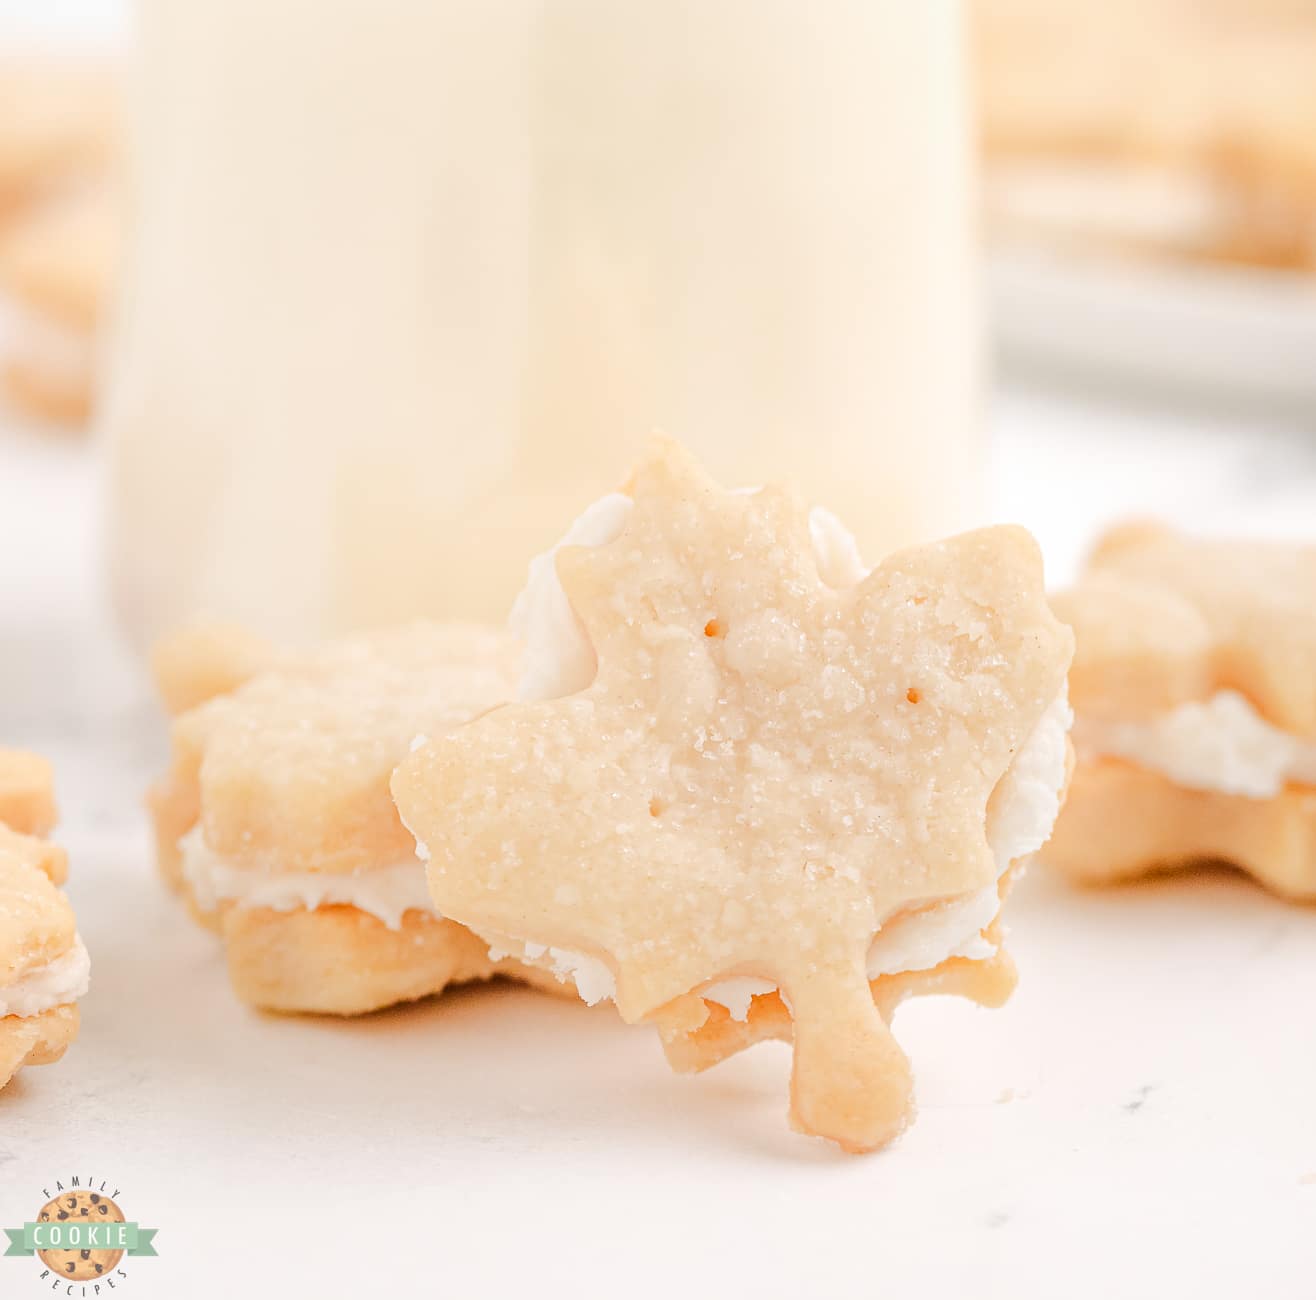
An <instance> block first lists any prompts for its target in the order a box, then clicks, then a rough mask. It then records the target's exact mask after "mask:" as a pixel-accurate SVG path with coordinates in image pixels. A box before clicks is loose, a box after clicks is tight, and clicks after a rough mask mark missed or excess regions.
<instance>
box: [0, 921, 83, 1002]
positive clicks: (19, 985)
mask: <svg viewBox="0 0 1316 1300" xmlns="http://www.w3.org/2000/svg"><path fill="white" fill-rule="evenodd" d="M90 986H91V958H90V957H88V956H87V948H86V945H85V944H84V943H83V942H82V936H81V935H75V936H74V938H73V947H72V948H70V949H69V950H68V952H66V953H64V954H63V955H62V956H59V957H56V958H55V960H54V961H51V962H47V963H46V964H45V965H44V966H38V967H36V968H35V969H34V970H30V971H28V972H27V973H26V974H25V975H22V976H20V977H19V978H18V979H16V980H15V981H14V982H13V983H12V984H6V985H4V986H3V987H2V988H0V1017H4V1016H39V1015H42V1014H43V1013H44V1012H47V1011H53V1010H54V1009H55V1007H62V1006H65V1005H66V1004H67V1003H70V1002H76V1001H77V1000H78V999H79V998H80V997H82V995H83V994H84V993H86V991H87V989H88V988H90Z"/></svg>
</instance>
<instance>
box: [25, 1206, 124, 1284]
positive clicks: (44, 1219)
mask: <svg viewBox="0 0 1316 1300" xmlns="http://www.w3.org/2000/svg"><path fill="white" fill-rule="evenodd" d="M37 1222H38V1223H75V1222H76V1223H79V1224H97V1223H107V1224H108V1223H123V1222H124V1217H123V1211H122V1210H121V1209H119V1207H118V1206H117V1205H115V1203H114V1202H113V1201H112V1200H110V1198H109V1197H108V1196H103V1195H102V1194H101V1193H100V1192H84V1191H77V1192H64V1193H62V1194H61V1195H59V1196H56V1197H55V1199H54V1200H52V1201H47V1202H46V1204H45V1205H43V1206H42V1207H41V1212H40V1213H39V1214H38V1215H37ZM79 1238H80V1239H81V1240H85V1241H88V1242H94V1241H95V1240H96V1234H95V1233H94V1232H92V1233H90V1234H88V1235H87V1236H82V1235H81V1234H79ZM104 1240H105V1241H110V1240H117V1235H116V1234H114V1233H111V1232H110V1231H108V1230H107V1231H106V1233H105V1234H104ZM37 1254H38V1255H40V1257H41V1261H42V1263H43V1264H45V1265H46V1267H47V1268H49V1269H50V1271H51V1272H52V1273H55V1274H58V1276H60V1277H66V1278H68V1279H69V1280H70V1281H72V1282H90V1281H92V1280H94V1279H95V1278H98V1277H103V1276H104V1275H105V1274H106V1273H108V1272H110V1271H111V1270H112V1269H113V1268H114V1267H115V1266H116V1265H117V1264H118V1262H119V1261H120V1260H121V1259H122V1258H123V1254H124V1252H123V1249H122V1248H119V1249H115V1250H111V1249H107V1248H106V1247H104V1246H102V1247H96V1246H93V1245H87V1246H80V1247H78V1248H77V1249H76V1250H56V1249H50V1250H39V1251H38V1252H37Z"/></svg>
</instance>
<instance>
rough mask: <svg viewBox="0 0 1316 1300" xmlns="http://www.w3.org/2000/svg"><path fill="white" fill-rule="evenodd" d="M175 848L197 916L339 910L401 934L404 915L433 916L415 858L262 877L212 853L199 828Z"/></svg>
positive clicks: (422, 869) (264, 873)
mask: <svg viewBox="0 0 1316 1300" xmlns="http://www.w3.org/2000/svg"><path fill="white" fill-rule="evenodd" d="M178 848H179V851H180V853H181V854H182V863H183V877H184V879H185V880H186V881H187V883H188V886H189V888H190V889H191V891H192V897H193V899H194V900H195V901H196V905H197V907H199V908H200V909H201V910H202V911H203V912H213V911H216V910H217V909H218V908H219V907H220V905H221V904H230V905H232V906H234V907H240V908H256V907H267V908H269V909H270V910H271V911H275V912H295V911H296V910H297V909H298V908H305V909H306V910H307V911H314V910H315V909H316V908H317V907H326V906H332V905H342V906H347V907H355V908H357V909H358V910H359V911H362V912H368V913H369V914H370V915H371V916H374V917H377V918H378V919H379V920H381V921H383V923H384V924H385V925H386V926H388V928H389V929H390V930H397V929H400V928H401V926H402V918H403V916H404V915H405V914H406V913H407V912H413V911H414V912H428V913H429V914H430V915H431V916H437V915H438V913H437V912H436V911H435V909H434V902H433V900H432V899H431V898H430V891H429V886H428V885H427V884H426V882H425V867H424V865H423V864H422V863H421V861H420V860H419V859H418V858H416V859H413V860H412V861H410V862H396V863H392V864H389V865H387V866H383V867H371V868H370V869H369V870H365V871H353V872H331V871H262V870H257V869H253V868H251V867H236V866H234V865H233V864H232V862H230V861H228V860H227V859H225V858H224V857H222V856H221V855H219V854H217V853H215V852H213V851H212V850H211V848H210V846H209V845H208V844H207V843H206V840H205V835H204V832H203V831H202V829H201V827H200V826H199V825H197V826H194V827H193V828H192V829H191V830H190V831H188V832H187V834H186V835H184V836H183V838H182V839H180V840H179V841H178Z"/></svg>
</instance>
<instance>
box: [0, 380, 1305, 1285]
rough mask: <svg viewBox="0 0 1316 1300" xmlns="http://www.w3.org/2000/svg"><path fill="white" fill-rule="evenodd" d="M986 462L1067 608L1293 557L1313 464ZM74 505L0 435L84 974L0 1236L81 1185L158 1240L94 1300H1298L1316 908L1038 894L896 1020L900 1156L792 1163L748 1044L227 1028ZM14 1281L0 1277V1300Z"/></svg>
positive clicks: (1120, 423)
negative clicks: (88, 986) (537, 1299)
mask: <svg viewBox="0 0 1316 1300" xmlns="http://www.w3.org/2000/svg"><path fill="white" fill-rule="evenodd" d="M993 425H994V446H995V452H996V456H995V459H996V465H995V470H994V483H995V488H994V504H993V511H992V512H993V514H994V516H995V517H997V518H1001V519H1014V520H1018V521H1020V522H1023V523H1025V524H1027V525H1029V526H1030V527H1032V528H1033V529H1034V531H1035V532H1036V533H1037V535H1038V537H1039V539H1040V540H1041V541H1042V543H1043V545H1044V547H1045V549H1046V551H1047V555H1048V562H1049V565H1050V569H1051V575H1052V577H1053V578H1054V579H1055V580H1057V581H1063V579H1064V578H1065V577H1067V576H1068V575H1069V574H1070V573H1071V572H1072V571H1073V568H1074V565H1075V564H1076V562H1077V560H1078V557H1079V555H1080V554H1081V551H1082V548H1083V546H1084V544H1085V543H1086V541H1087V540H1088V539H1089V538H1090V536H1091V534H1092V532H1093V531H1094V529H1095V528H1097V527H1098V526H1099V525H1100V524H1102V523H1104V522H1106V521H1108V520H1110V519H1113V518H1118V517H1120V516H1123V515H1126V514H1128V513H1131V512H1132V513H1139V512H1143V513H1145V512H1149V511H1155V512H1157V513H1160V514H1162V515H1167V516H1169V517H1171V518H1174V519H1178V520H1181V521H1183V522H1185V523H1189V524H1193V525H1196V526H1198V527H1202V528H1211V529H1214V530H1227V529H1240V530H1246V531H1263V532H1272V533H1283V532H1286V531H1287V532H1302V533H1305V534H1306V535H1309V536H1310V535H1312V534H1314V533H1316V435H1313V434H1312V433H1311V432H1307V433H1303V432H1302V431H1300V430H1295V429H1291V428H1285V427H1283V426H1282V425H1278V424H1269V423H1267V422H1265V421H1263V420H1260V419H1256V418H1253V419H1251V420H1245V419H1242V418H1236V419H1235V418H1220V417H1217V418H1212V419H1209V420H1208V419H1205V418H1202V417H1191V416H1187V415H1183V414H1178V415H1175V414H1172V413H1169V412H1166V411H1160V412H1156V411H1150V412H1149V411H1145V410H1144V411H1138V410H1135V409H1130V408H1121V407H1118V406H1112V405H1101V404H1094V403H1080V402H1079V401H1077V400H1075V399H1073V398H1063V397H1057V396H1044V395H1040V394H1037V393H1032V394H1030V393H1026V392H1021V391H1014V392H1010V393H1007V394H1006V395H1005V396H1003V397H1001V398H999V399H998V401H997V403H996V406H995V411H994V418H993ZM96 501H97V473H96V466H95V461H94V458H93V456H92V455H91V454H90V453H88V451H87V450H86V449H85V448H84V447H83V446H80V445H78V444H77V443H73V442H60V441H57V440H52V439H50V438H49V437H39V436H32V435H26V434H24V433H22V432H21V431H19V430H15V429H3V428H0V629H2V630H0V738H3V742H4V743H8V744H21V745H26V746H30V747H32V748H36V749H39V750H41V751H43V752H45V753H47V754H48V755H49V756H50V757H51V758H52V759H53V760H54V761H55V763H56V764H57V772H58V779H59V791H60V796H61V803H62V807H63V823H62V827H61V831H60V837H61V838H62V840H63V842H64V843H66V844H67V845H68V847H69V850H70V853H71V855H72V877H71V882H70V886H69V892H70V894H71V897H72V899H73V901H74V904H75V906H76V908H77V911H78V916H79V919H80V925H81V929H82V932H83V934H84V936H85V938H86V940H87V943H88V946H89V947H90V949H91V951H92V954H93V961H94V977H93V986H92V990H91V992H90V994H89V995H88V996H87V998H86V999H85V1000H84V1002H83V1028H82V1033H81V1036H80V1037H79V1039H78V1041H77V1042H76V1044H75V1045H74V1046H73V1047H72V1048H71V1049H70V1051H69V1053H68V1055H67V1056H66V1057H65V1059H64V1061H63V1062H61V1063H60V1064H59V1065H56V1066H53V1067H47V1068H42V1069H33V1070H28V1071H25V1072H24V1073H23V1074H21V1075H20V1076H19V1078H18V1079H17V1080H16V1081H15V1082H14V1083H13V1084H12V1085H11V1086H10V1088H9V1089H8V1090H7V1091H6V1092H5V1093H4V1094H3V1096H0V1226H10V1227H12V1226H16V1225H18V1224H20V1223H21V1222H23V1221H24V1220H25V1219H28V1218H31V1217H32V1215H33V1214H34V1212H35V1210H36V1209H37V1207H38V1206H39V1204H40V1203H41V1200H42V1199H44V1198H43V1193H42V1189H43V1188H50V1187H51V1186H52V1184H53V1180H54V1179H56V1178H65V1179H67V1177H68V1176H69V1175H70V1174H73V1173H77V1174H79V1175H80V1176H81V1177H82V1178H83V1179H84V1180H85V1179H87V1178H88V1177H92V1176H94V1177H96V1178H98V1179H99V1178H105V1179H107V1180H108V1181H109V1182H110V1183H111V1184H112V1185H113V1186H115V1187H117V1188H119V1189H121V1196H120V1198H119V1199H120V1202H121V1204H122V1205H123V1207H124V1209H125V1210H126V1212H127V1214H128V1217H129V1218H132V1219H136V1220H139V1221H140V1222H142V1223H144V1224H146V1225H147V1226H154V1227H157V1228H158V1229H159V1235H158V1237H157V1239H156V1244H157V1246H158V1249H159V1252H160V1255H159V1258H158V1259H154V1260H147V1259H130V1260H127V1261H125V1264H124V1267H125V1270H126V1271H127V1273H128V1277H127V1279H126V1280H121V1281H120V1285H119V1287H118V1288H117V1289H116V1290H115V1291H114V1292H113V1294H114V1295H116V1296H117V1295H123V1296H129V1297H131V1296H140V1297H143V1298H145V1297H152V1296H168V1297H189V1298H191V1297H197V1298H202V1300H204V1298H205V1297H211V1296H215V1297H219V1296H225V1297H227V1296H231V1295H233V1294H236V1293H240V1292H245V1293H247V1294H250V1295H255V1296H264V1295H279V1296H300V1295H306V1296H325V1297H355V1296H375V1295H379V1296H385V1295H387V1296H393V1295H397V1296H410V1295H417V1296H445V1297H446V1296H456V1295H468V1294H478V1295H481V1296H489V1297H503V1296H516V1297H526V1296H532V1295H537V1296H545V1297H557V1296H567V1295H570V1296H572V1297H593V1296H604V1295H606V1296H650V1295H654V1296H658V1295H668V1294H673V1293H675V1294H682V1295H690V1296H698V1297H703V1296H734V1297H739V1296H755V1297H772V1296H801V1297H814V1296H833V1295H835V1296H860V1295H879V1294H880V1295H884V1296H891V1297H899V1298H900V1300H905V1298H907V1297H921V1296H960V1295H970V1294H971V1295H973V1296H975V1297H996V1296H1000V1297H1012V1298H1016V1297H1032V1296H1038V1297H1043V1296H1045V1297H1053V1296H1065V1297H1085V1296H1094V1297H1097V1296H1099V1297H1103V1298H1104V1297H1110V1296H1167V1297H1168V1296H1174V1297H1178V1296H1188V1295H1192V1296H1196V1297H1233V1296H1243V1295H1247V1296H1253V1295H1255V1296H1266V1297H1311V1296H1316V1029H1314V1028H1313V1026H1314V1025H1316V1017H1314V1016H1313V1009H1314V1008H1316V909H1302V908H1296V907H1293V906H1286V905H1285V904H1283V903H1280V902H1278V901H1277V900H1275V899H1273V898H1271V897H1269V896H1268V895H1266V894H1264V893H1263V892H1262V891H1260V890H1259V889H1257V888H1255V887H1253V886H1252V885H1250V884H1249V883H1247V882H1246V881H1245V880H1243V879H1241V878H1239V877H1235V876H1233V875H1229V874H1223V873H1222V874H1210V875H1205V876H1199V877H1195V878H1187V877H1184V878H1176V879H1167V880H1160V881H1157V882H1155V883H1152V884H1146V885H1142V886H1138V887H1129V888H1123V889H1117V890H1112V891H1109V892H1105V893H1081V892H1077V891H1074V890H1072V889H1070V888H1068V887H1067V886H1065V885H1064V884H1062V883H1060V882H1059V881H1057V880H1055V879H1053V878H1051V877H1049V876H1048V875H1047V874H1046V873H1045V872H1044V871H1042V870H1035V871H1034V872H1033V873H1032V874H1031V875H1030V876H1029V877H1028V878H1027V880H1026V881H1025V882H1024V884H1023V885H1022V887H1021V888H1020V889H1019V890H1018V891H1017V893H1016V894H1015V895H1014V897H1013V898H1012V899H1011V904H1010V907H1009V909H1008V913H1007V915H1008V919H1009V925H1010V947H1011V950H1012V951H1013V953H1014V954H1015V957H1016V959H1017V961H1018V964H1019V967H1020V973H1021V983H1020V987H1019V990H1018V993H1017V994H1016V995H1015V997H1014V999H1013V1000H1012V1001H1011V1002H1010V1004H1009V1005H1008V1006H1007V1007H1006V1008H1005V1009H1003V1010H1001V1011H995V1012H989V1011H983V1010H980V1009H977V1008H975V1007H972V1006H970V1005H968V1004H966V1003H962V1002H957V1001H954V1000H949V999H927V1000H924V1001H920V1002H915V1003H912V1004H909V1005H907V1006H906V1008H904V1009H903V1010H902V1011H901V1012H900V1013H899V1015H898V1017H897V1021H896V1030H897V1033H898V1036H899V1037H900V1039H901V1041H902V1043H903V1044H904V1046H905V1047H906V1049H907V1050H908V1051H909V1053H910V1055H911V1057H912V1059H913V1061H914V1066H915V1071H916V1076H917V1090H918V1100H919V1108H920V1117H919V1120H918V1123H917V1124H916V1126H915V1127H914V1128H913V1129H912V1130H911V1131H910V1132H909V1133H908V1134H907V1135H906V1136H905V1137H904V1138H902V1139H901V1141H900V1142H899V1143H898V1144H897V1145H895V1146H894V1147H893V1148H892V1149H890V1150H889V1151H887V1152H885V1153H883V1154H880V1155H877V1156H873V1157H868V1158H854V1157H847V1156H843V1155H840V1154H838V1153H837V1152H836V1151H834V1150H833V1149H832V1148H830V1147H829V1146H827V1145H825V1144H823V1143H821V1142H817V1141H812V1140H806V1139H803V1138H800V1137H797V1136H795V1135H792V1134H791V1133H790V1132H788V1131H787V1129H786V1126H785V1122H784V1111H785V1088H786V1071H787V1064H788V1056H787V1052H786V1050H785V1049H784V1048H781V1047H779V1046H777V1045H771V1046H763V1047H760V1048H758V1049H756V1050H754V1051H752V1052H749V1053H746V1054H744V1055H742V1056H740V1057H738V1058H736V1059H735V1060H733V1061H731V1062H729V1063H727V1064H725V1065H723V1066H720V1067H719V1068H717V1069H715V1070H713V1071H711V1072H710V1073H708V1074H707V1075H704V1076H702V1077H699V1078H693V1079H691V1078H682V1077H677V1076H674V1075H672V1074H671V1073H670V1072H669V1071H668V1069H667V1067H666V1065H665V1064H664V1062H663V1059H662V1055H661V1052H660V1050H659V1047H658V1042H657V1039H656V1036H654V1035H653V1034H652V1033H651V1032H649V1031H646V1030H643V1029H634V1028H628V1027H626V1026H624V1025H622V1024H621V1023H620V1022H619V1021H618V1020H617V1018H616V1017H615V1015H614V1014H613V1013H612V1012H611V1011H610V1010H608V1009H606V1008H598V1009H595V1010H590V1009H587V1008H585V1007H584V1006H583V1005H576V1004H569V1003H565V1002H560V1001H557V1000H554V999H549V998H544V997H541V996H538V995H536V994H533V993H530V992H526V991H521V990H517V989H515V988H512V987H510V986H506V987H490V988H484V989H476V990H470V991H462V992H458V993H456V994H452V995H448V996H445V997H443V998H441V999H435V1000H430V1001H428V1002H426V1003H423V1004H420V1005H418V1006H415V1007H412V1008H408V1009H404V1010H398V1011H393V1012H387V1013H383V1014H380V1015H376V1016H372V1017H368V1018H366V1019H363V1020H359V1021H355V1022H341V1021H334V1020H329V1019H303V1020H288V1019H276V1018H269V1017H264V1016H261V1015H259V1014H256V1013H253V1012H251V1011H248V1010H246V1009H244V1008H243V1007H241V1006H240V1005H238V1003H237V1002H236V1001H235V1000H234V999H233V998H232V996H231V995H230V993H229V991H228V988H227V985H226V982H225V976H224V971H223V966H222V962H221V959H220V955H219V953H218V951H217V949H216V945H215V943H214V941H213V939H212V938H211V936H210V935H208V934H206V933H203V932H200V931H198V930H197V929H196V928H195V927H194V926H193V925H192V924H191V923H190V921H189V920H188V919H187V917H186V916H185V915H184V913H183V911H182V909H181V907H180V906H179V905H178V904H177V903H176V902H175V901H174V900H173V899H172V898H170V897H168V896H167V895H166V894H165V892H164V890H163V888H162V887H161V886H160V885H159V884H158V883H157V881H156V879H155V876H154V872H153V866H152V862H151V857H150V852H149V848H148V836H147V826H146V821H145V817H144V815H143V813H142V811H141V805H140V799H141V794H142V790H143V787H144V785H145V783H146V781H147V780H148V779H149V777H150V776H151V775H152V773H153V772H154V771H155V769H156V767H157V766H158V764H159V762H160V758H161V753H162V748H163V728H162V725H161V723H160V721H159V719H158V717H157V716H156V714H155V712H154V709H153V707H152V705H151V703H150V700H149V695H148V694H147V692H146V690H145V687H144V684H143V682H142V680H141V678H140V675H139V673H138V670H137V668H136V666H135V665H134V664H133V663H132V661H131V660H129V659H127V658H126V657H124V656H122V655H121V654H120V653H119V652H118V651H117V650H116V648H115V646H114V643H113V640H112V632H111V630H110V626H109V623H108V620H107V619H106V616H105V614H104V610H103V599H102V595H101V586H100V571H99V562H98V552H97V537H98V524H97V522H96V515H97V510H96ZM39 1271H40V1270H39V1266H38V1264H37V1262H36V1261H34V1260H15V1259H3V1258H0V1296H4V1297H5V1298H6V1300H9V1297H14V1300H22V1298H24V1297H28V1296H33V1297H36V1296H40V1295H47V1294H51V1292H50V1290H49V1289H48V1288H49V1285H50V1284H49V1282H46V1283H40V1282H39V1281H38V1276H39ZM57 1294H60V1295H63V1294H64V1291H63V1290H62V1289H61V1290H60V1291H59V1292H57ZM74 1294H77V1292H76V1291H75V1292H74ZM86 1294H87V1295H88V1296H91V1295H92V1294H93V1293H92V1291H91V1289H90V1288H88V1290H87V1293H86ZM103 1294H109V1292H108V1291H104V1292H103Z"/></svg>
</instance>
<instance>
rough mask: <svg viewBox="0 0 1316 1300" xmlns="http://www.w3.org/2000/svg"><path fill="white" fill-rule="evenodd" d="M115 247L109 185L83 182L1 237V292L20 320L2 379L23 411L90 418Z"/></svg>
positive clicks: (71, 419)
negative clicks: (99, 342) (98, 340)
mask: <svg viewBox="0 0 1316 1300" xmlns="http://www.w3.org/2000/svg"><path fill="white" fill-rule="evenodd" d="M118 245H119V213H118V207H117V203H116V201H115V199H114V197H113V196H112V195H111V194H110V191H109V187H108V186H106V185H82V186H78V187H76V188H75V189H74V190H73V191H72V192H71V193H64V194H60V195H59V196H57V197H56V198H54V199H50V200H47V201H45V202H42V203H40V204H37V205H35V206H34V207H33V208H32V209H31V210H30V211H28V212H26V213H24V214H23V216H22V217H21V218H20V219H19V220H18V221H17V222H16V224H15V226H14V228H13V229H12V230H10V231H9V232H8V233H7V234H6V236H5V238H4V239H3V240H0V289H3V291H4V293H5V295H6V297H7V298H8V299H9V302H10V304H11V306H12V307H13V309H14V317H15V319H14V321H13V323H12V329H11V331H10V333H11V335H12V344H11V352H10V355H9V356H8V357H7V358H6V359H5V363H4V370H3V376H4V382H5V387H6V391H7V394H8V396H9V398H10V400H11V401H12V402H13V403H14V404H15V405H16V406H18V408H19V409H20V410H22V411H23V412H24V413H26V414H28V415H32V416H36V417H38V418H42V419H47V420H50V421H52V422H56V423H61V424H67V425H80V424H83V423H85V422H86V420H87V418H88V415H89V414H90V411H91V407H92V401H93V397H94V392H95V382H96V366H97V361H96V353H97V335H98V330H99V325H100V320H101V314H102V310H103V308H104V305H105V300H106V298H107V296H108V294H109V288H110V282H111V279H112V277H113V275H114V272H115V268H116V267H117V265H118V260H119V247H118Z"/></svg>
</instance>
